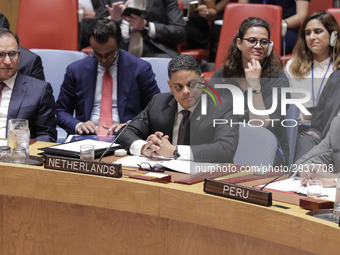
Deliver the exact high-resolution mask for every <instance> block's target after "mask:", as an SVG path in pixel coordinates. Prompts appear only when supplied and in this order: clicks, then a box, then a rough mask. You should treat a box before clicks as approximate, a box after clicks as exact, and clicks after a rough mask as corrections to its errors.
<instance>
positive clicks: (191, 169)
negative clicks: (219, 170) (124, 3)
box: [114, 156, 218, 174]
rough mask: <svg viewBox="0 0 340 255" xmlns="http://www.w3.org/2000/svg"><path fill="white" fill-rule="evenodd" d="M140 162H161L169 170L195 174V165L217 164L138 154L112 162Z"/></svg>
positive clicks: (130, 165)
mask: <svg viewBox="0 0 340 255" xmlns="http://www.w3.org/2000/svg"><path fill="white" fill-rule="evenodd" d="M142 162H147V163H149V164H150V165H151V166H154V165H155V164H161V165H162V166H164V167H166V168H169V169H171V170H174V171H177V172H181V173H185V174H195V173H198V172H196V170H195V169H196V166H198V168H197V169H206V168H208V167H211V166H218V164H214V163H201V162H193V161H189V160H174V159H167V158H147V157H143V156H141V157H139V156H131V157H125V158H122V159H119V160H117V161H115V162H114V163H118V164H122V165H123V166H125V167H138V164H140V163H142Z"/></svg>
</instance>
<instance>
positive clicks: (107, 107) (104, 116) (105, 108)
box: [98, 68, 113, 135]
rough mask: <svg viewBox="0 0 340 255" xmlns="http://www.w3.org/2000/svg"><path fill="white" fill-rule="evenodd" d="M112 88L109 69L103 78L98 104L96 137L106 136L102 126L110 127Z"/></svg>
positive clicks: (111, 123)
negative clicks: (98, 114) (100, 97)
mask: <svg viewBox="0 0 340 255" xmlns="http://www.w3.org/2000/svg"><path fill="white" fill-rule="evenodd" d="M112 86H113V80H112V75H111V73H110V70H109V68H107V69H106V71H105V73H104V76H103V87H102V100H101V104H100V116H99V125H98V126H99V133H98V135H106V134H107V129H105V128H103V125H107V126H109V127H110V126H112V125H113V121H112Z"/></svg>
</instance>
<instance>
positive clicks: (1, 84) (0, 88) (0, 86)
mask: <svg viewBox="0 0 340 255" xmlns="http://www.w3.org/2000/svg"><path fill="white" fill-rule="evenodd" d="M4 87H6V84H5V83H4V82H0V106H1V100H2V90H3V88H4Z"/></svg>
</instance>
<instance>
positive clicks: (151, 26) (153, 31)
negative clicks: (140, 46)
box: [148, 22, 156, 39]
mask: <svg viewBox="0 0 340 255" xmlns="http://www.w3.org/2000/svg"><path fill="white" fill-rule="evenodd" d="M148 35H149V36H150V37H151V38H152V39H155V38H156V26H155V23H153V22H149V32H148Z"/></svg>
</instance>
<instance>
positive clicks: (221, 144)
mask: <svg viewBox="0 0 340 255" xmlns="http://www.w3.org/2000/svg"><path fill="white" fill-rule="evenodd" d="M222 104H223V105H222V106H220V105H217V106H215V105H214V103H213V102H211V100H208V107H207V115H201V103H199V104H198V105H197V107H196V108H195V111H194V112H193V114H192V116H191V118H190V147H191V150H192V153H193V156H194V160H195V161H200V162H229V163H232V162H233V158H234V155H235V152H236V149H237V145H238V129H239V126H238V125H233V127H231V126H230V125H229V124H225V125H216V127H215V128H214V127H213V120H214V119H227V120H228V121H229V123H230V120H231V119H232V120H233V122H234V123H235V122H237V118H235V117H233V115H232V104H231V103H230V102H227V101H222ZM176 112H177V101H176V100H175V98H174V97H173V95H172V93H162V94H158V95H155V96H154V97H153V99H152V100H151V101H150V103H149V104H148V106H147V108H145V109H144V110H143V111H142V112H141V113H140V114H139V115H138V116H137V117H136V119H137V118H140V116H142V117H143V119H142V120H138V119H137V120H135V121H133V122H131V124H130V125H129V126H128V127H127V128H126V130H125V131H124V132H123V133H122V134H121V136H120V137H119V138H118V140H117V143H120V144H122V145H123V146H124V147H125V148H126V149H127V150H128V149H129V148H130V145H131V144H132V143H133V142H134V141H136V140H138V139H142V140H146V138H147V137H148V136H149V135H151V134H153V133H155V132H156V131H161V132H163V133H164V134H165V135H169V141H170V142H171V141H172V131H173V126H174V121H175V114H176Z"/></svg>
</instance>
